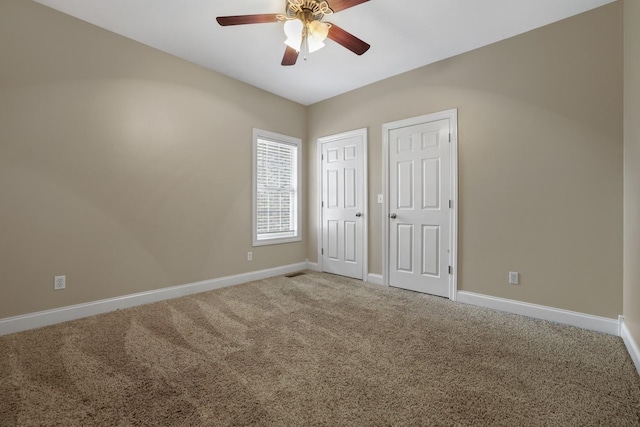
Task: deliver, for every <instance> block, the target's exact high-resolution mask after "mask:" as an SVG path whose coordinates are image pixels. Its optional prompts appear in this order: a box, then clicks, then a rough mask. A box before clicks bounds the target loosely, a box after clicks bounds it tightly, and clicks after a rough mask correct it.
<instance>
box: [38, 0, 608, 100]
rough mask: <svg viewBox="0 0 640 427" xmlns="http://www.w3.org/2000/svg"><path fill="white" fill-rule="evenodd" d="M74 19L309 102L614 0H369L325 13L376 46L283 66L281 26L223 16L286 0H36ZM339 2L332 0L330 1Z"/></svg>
mask: <svg viewBox="0 0 640 427" xmlns="http://www.w3.org/2000/svg"><path fill="white" fill-rule="evenodd" d="M36 1H37V2H38V3H42V4H44V5H47V6H50V7H52V8H54V9H57V10H59V11H62V12H65V13H67V14H69V15H71V16H74V17H76V18H79V19H82V20H84V21H87V22H90V23H92V24H95V25H97V26H99V27H102V28H105V29H107V30H110V31H113V32H115V33H117V34H121V35H123V36H125V37H129V38H131V39H133V40H137V41H139V42H141V43H144V44H146V45H149V46H152V47H155V48H157V49H159V50H162V51H165V52H168V53H170V54H173V55H175V56H178V57H180V58H183V59H185V60H187V61H190V62H193V63H196V64H199V65H202V66H204V67H207V68H210V69H212V70H215V71H217V72H220V73H222V74H226V75H228V76H231V77H233V78H235V79H238V80H241V81H243V82H246V83H249V84H251V85H253V86H257V87H259V88H262V89H264V90H266V91H269V92H272V93H275V94H277V95H280V96H283V97H285V98H288V99H290V100H292V101H296V102H298V103H300V104H303V105H310V104H313V103H316V102H318V101H321V100H324V99H327V98H331V97H333V96H336V95H339V94H341V93H344V92H348V91H350V90H353V89H356V88H358V87H362V86H365V85H367V84H370V83H373V82H376V81H379V80H382V79H385V78H387V77H391V76H394V75H397V74H400V73H403V72H405V71H409V70H412V69H415V68H418V67H422V66H424V65H427V64H430V63H433V62H436V61H439V60H442V59H445V58H448V57H451V56H454V55H458V54H460V53H463V52H467V51H470V50H472V49H476V48H478V47H481V46H486V45H488V44H491V43H494V42H496V41H499V40H502V39H505V38H509V37H512V36H515V35H517V34H521V33H523V32H526V31H529V30H532V29H534V28H537V27H541V26H543V25H547V24H550V23H552V22H555V21H558V20H561V19H564V18H567V17H570V16H573V15H576V14H579V13H582V12H585V11H587V10H590V9H593V8H596V7H599V6H602V5H605V4H607V3H611V2H613V1H614V0H403V1H399V0H370V1H369V2H367V3H363V4H361V5H358V6H355V7H352V8H350V9H347V10H343V11H341V12H339V13H336V14H334V15H331V16H329V17H326V18H325V21H330V22H333V23H335V24H336V25H338V26H340V27H342V28H343V29H345V30H347V31H349V32H351V33H352V34H354V35H355V36H357V37H359V38H361V39H363V40H364V41H366V42H368V43H369V44H371V49H369V51H368V52H366V53H365V54H364V55H362V56H357V55H355V54H353V53H351V52H350V51H348V50H347V49H345V48H344V47H342V46H340V45H338V44H336V43H334V42H332V41H330V40H327V42H326V44H327V46H326V47H325V48H323V49H322V50H320V51H318V52H315V53H312V54H310V55H309V56H308V59H307V61H304V60H303V59H302V55H301V56H300V58H298V63H297V64H296V65H295V66H292V67H283V66H281V65H280V61H281V60H282V56H283V54H284V48H285V46H284V39H285V37H284V32H283V30H282V23H269V24H253V25H238V26H232V27H221V26H219V25H218V24H217V22H216V20H215V18H216V17H217V16H225V15H245V14H257V13H283V11H284V7H285V0H228V1H222V0H91V1H88V0H36ZM329 3H331V0H329Z"/></svg>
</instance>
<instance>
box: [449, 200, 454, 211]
mask: <svg viewBox="0 0 640 427" xmlns="http://www.w3.org/2000/svg"><path fill="white" fill-rule="evenodd" d="M449 209H453V200H449Z"/></svg>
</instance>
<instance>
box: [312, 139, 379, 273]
mask: <svg viewBox="0 0 640 427" xmlns="http://www.w3.org/2000/svg"><path fill="white" fill-rule="evenodd" d="M355 136H360V137H361V138H362V154H363V157H362V159H363V167H364V174H363V175H364V180H363V183H362V185H363V189H362V192H363V195H364V206H363V207H362V215H363V217H364V218H363V219H364V223H363V224H362V280H363V281H364V282H366V281H367V277H368V276H369V160H368V145H369V135H368V129H367V128H362V129H356V130H352V131H348V132H342V133H338V134H335V135H329V136H323V137H321V138H318V140H317V142H316V164H317V174H316V188H317V190H316V191H317V193H316V194H317V197H316V203H317V212H318V216H317V218H318V223H317V226H316V229H317V241H318V244H317V257H318V270H319V271H323V265H322V264H323V260H322V258H323V256H322V237H323V236H322V232H323V221H322V194H323V193H322V191H323V188H322V144H326V143H328V142H334V141H337V140H339V139H345V138H352V137H355Z"/></svg>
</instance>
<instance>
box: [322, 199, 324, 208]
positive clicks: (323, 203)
mask: <svg viewBox="0 0 640 427" xmlns="http://www.w3.org/2000/svg"><path fill="white" fill-rule="evenodd" d="M322 207H323V208H324V200H323V201H322Z"/></svg>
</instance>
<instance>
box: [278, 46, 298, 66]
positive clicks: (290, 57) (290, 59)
mask: <svg viewBox="0 0 640 427" xmlns="http://www.w3.org/2000/svg"><path fill="white" fill-rule="evenodd" d="M297 60H298V51H297V50H295V49H294V48H292V47H289V46H287V50H285V51H284V57H282V65H295V63H296V61H297Z"/></svg>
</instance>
